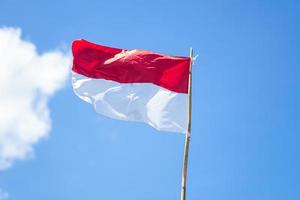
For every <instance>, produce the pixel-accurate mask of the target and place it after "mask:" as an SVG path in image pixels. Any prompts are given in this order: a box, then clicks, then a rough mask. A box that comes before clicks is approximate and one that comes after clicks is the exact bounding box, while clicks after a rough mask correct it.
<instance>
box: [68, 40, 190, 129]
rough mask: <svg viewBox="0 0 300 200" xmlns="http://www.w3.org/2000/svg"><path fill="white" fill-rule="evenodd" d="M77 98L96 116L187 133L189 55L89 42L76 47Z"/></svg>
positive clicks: (83, 41)
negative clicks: (87, 105)
mask: <svg viewBox="0 0 300 200" xmlns="http://www.w3.org/2000/svg"><path fill="white" fill-rule="evenodd" d="M72 52H73V68H72V84H73V89H74V92H75V94H76V95H77V96H78V97H80V98H81V99H83V100H84V101H86V102H88V103H91V104H92V105H93V106H94V108H95V110H96V112H97V113H99V114H102V115H105V116H107V117H110V118H113V119H119V120H125V121H136V122H145V123H147V124H149V125H150V126H152V127H154V128H156V129H158V130H162V131H171V132H183V133H186V132H187V116H188V84H189V83H188V81H189V67H190V61H191V60H190V58H189V57H178V56H167V55H161V54H158V53H153V52H150V51H145V50H125V49H117V48H111V47H105V46H101V45H97V44H93V43H90V42H88V41H86V40H82V39H81V40H75V41H74V42H73V44H72Z"/></svg>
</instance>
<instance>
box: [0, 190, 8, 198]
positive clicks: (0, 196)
mask: <svg viewBox="0 0 300 200" xmlns="http://www.w3.org/2000/svg"><path fill="white" fill-rule="evenodd" d="M8 198H9V195H8V193H7V192H5V191H3V190H2V189H1V188H0V200H8Z"/></svg>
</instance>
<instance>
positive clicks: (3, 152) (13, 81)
mask: <svg viewBox="0 0 300 200" xmlns="http://www.w3.org/2000/svg"><path fill="white" fill-rule="evenodd" d="M69 65H70V58H69V56H68V55H67V54H65V53H63V52H61V51H60V50H54V51H49V52H46V53H43V54H38V53H37V50H36V47H35V45H34V44H33V43H31V42H29V41H25V40H23V39H22V38H21V30H20V29H19V28H0V170H4V169H7V168H8V167H10V166H11V165H12V163H13V162H14V161H15V160H18V159H25V158H28V157H30V156H32V154H33V147H32V146H33V144H35V143H36V142H38V141H39V140H40V139H41V138H44V137H45V136H47V135H48V133H49V131H50V129H51V122H50V121H51V120H50V117H49V108H48V107H47V103H48V99H49V97H50V96H51V95H53V94H54V93H55V92H56V91H57V90H58V89H60V88H61V87H62V86H63V85H64V83H65V80H66V78H67V76H68V73H69Z"/></svg>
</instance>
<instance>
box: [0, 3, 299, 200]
mask: <svg viewBox="0 0 300 200" xmlns="http://www.w3.org/2000/svg"><path fill="white" fill-rule="evenodd" d="M299 21H300V2H299V1H296V0H263V1H260V0H253V1H242V0H228V1H222V0H211V1H202V0H195V1H188V0H186V1H178V0H173V1H163V0H152V1H137V0H136V1H112V0H107V1H96V0H95V1H88V0H87V1H76V0H72V1H66V0H64V1H62V0H59V1H58V0H52V1H41V0H40V1H16V0H1V1H0V27H18V28H20V30H22V36H21V38H22V40H25V41H30V43H32V44H34V45H36V48H37V52H39V54H40V55H42V54H43V53H44V52H47V51H50V50H53V49H54V50H57V49H58V50H57V51H59V52H68V51H69V49H70V45H71V42H72V41H73V40H74V39H78V38H85V39H87V40H89V41H92V42H95V43H99V44H103V45H108V46H113V47H119V48H126V49H134V48H138V49H147V50H152V51H156V52H159V53H164V54H171V55H182V56H184V55H188V53H189V47H193V48H194V51H195V54H199V57H198V59H197V61H196V63H195V65H194V69H193V111H192V139H191V144H190V157H189V166H188V179H187V200H199V199H201V200H241V199H243V200H253V199H255V200H282V199H285V200H297V199H300V156H299V152H300V147H299V145H300V105H299V102H300V37H299V36H300V23H299ZM2 42H3V41H2ZM0 45H1V43H0ZM0 56H1V55H0ZM1 65H2V66H4V67H5V65H4V64H3V63H1V60H0V66H1ZM53 67H55V66H53ZM3 69H4V68H3ZM3 69H2V70H3ZM26 69H27V68H24V69H23V70H26ZM65 69H68V70H67V71H69V69H70V66H66V68H65ZM0 73H1V72H0ZM14 73H15V74H16V77H18V71H16V70H15V71H14ZM35 76H39V74H38V73H37V74H35ZM66 77H67V78H66V81H65V84H64V86H63V87H62V88H61V87H60V88H61V89H60V90H58V88H57V90H55V93H54V92H53V93H51V94H50V93H47V95H48V94H49V95H48V96H47V97H49V100H48V101H47V102H46V103H47V105H48V108H49V111H50V118H51V121H52V123H51V130H50V129H49V130H48V131H44V133H45V134H46V135H47V136H46V137H44V138H43V139H41V140H40V139H39V140H38V141H36V142H35V144H34V145H33V149H34V153H32V155H31V156H26V157H24V158H23V159H17V160H16V161H15V162H13V163H12V166H11V167H9V168H7V169H5V170H2V171H0V200H3V199H5V200H7V199H9V200H41V199H43V200H54V199H55V200H66V199H68V200H82V199H99V200H102V199H103V200H120V199H122V200H154V199H155V200H166V199H180V189H181V188H180V185H181V168H182V159H183V145H184V135H183V134H178V133H166V132H158V131H156V130H155V129H153V128H151V127H150V126H148V125H146V124H142V123H128V122H122V121H116V120H112V119H109V118H106V117H103V116H101V115H98V114H96V113H95V111H94V110H93V108H92V106H91V105H89V104H87V103H85V102H83V101H82V100H80V99H79V98H78V97H76V96H75V95H74V94H73V91H72V86H71V82H70V74H69V73H67V76H66ZM18 86H19V87H20V88H21V89H22V87H23V85H21V84H20V85H18ZM53 91H54V90H53ZM1 92H3V91H0V96H1V95H2V97H3V95H4V93H1ZM8 112H9V111H8ZM8 112H4V111H3V110H2V111H1V110H0V116H1V115H3V116H4V115H6V113H8ZM0 131H1V130H0ZM0 134H1V133H0ZM2 134H3V133H2ZM0 139H1V137H0ZM2 139H3V138H2ZM4 143H5V141H4V139H3V141H0V145H3V144H4ZM0 150H1V148H0Z"/></svg>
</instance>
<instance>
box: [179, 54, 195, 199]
mask: <svg viewBox="0 0 300 200" xmlns="http://www.w3.org/2000/svg"><path fill="white" fill-rule="evenodd" d="M192 65H193V49H192V48H190V69H189V88H188V98H189V100H188V121H187V122H188V129H187V133H186V135H185V143H184V159H183V168H182V180H181V200H186V199H185V196H186V176H187V165H188V158H189V146H190V139H191V123H192V122H191V121H192V120H191V116H192Z"/></svg>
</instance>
